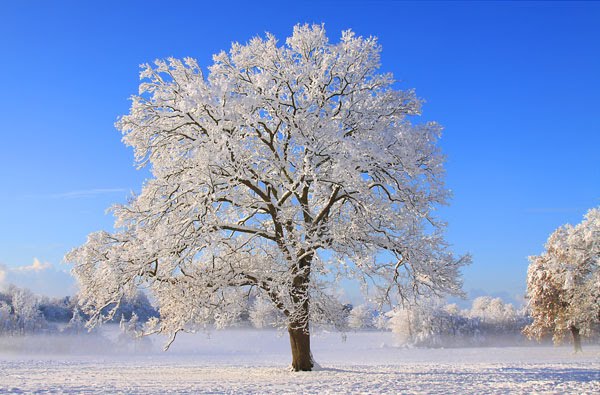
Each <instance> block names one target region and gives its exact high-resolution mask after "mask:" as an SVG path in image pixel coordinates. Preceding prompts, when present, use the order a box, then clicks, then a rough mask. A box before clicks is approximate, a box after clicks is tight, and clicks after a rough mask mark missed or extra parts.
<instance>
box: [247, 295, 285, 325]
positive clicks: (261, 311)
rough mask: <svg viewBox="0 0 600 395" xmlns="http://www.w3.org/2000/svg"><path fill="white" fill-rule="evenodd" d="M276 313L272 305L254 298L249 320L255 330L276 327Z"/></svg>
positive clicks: (264, 300) (261, 299)
mask: <svg viewBox="0 0 600 395" xmlns="http://www.w3.org/2000/svg"><path fill="white" fill-rule="evenodd" d="M277 313H278V311H277V309H276V308H275V307H274V306H273V303H271V302H270V301H268V300H266V299H264V298H256V299H255V300H254V302H253V303H252V305H251V306H250V310H249V313H248V315H249V319H250V322H251V323H252V325H253V326H254V327H255V328H267V327H274V326H277V324H278V321H279V319H278V318H279V317H278V314H277Z"/></svg>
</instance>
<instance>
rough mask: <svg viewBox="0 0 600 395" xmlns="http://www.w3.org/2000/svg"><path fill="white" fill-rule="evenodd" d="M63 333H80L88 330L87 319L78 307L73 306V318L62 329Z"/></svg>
mask: <svg viewBox="0 0 600 395" xmlns="http://www.w3.org/2000/svg"><path fill="white" fill-rule="evenodd" d="M62 332H63V333H68V334H73V335H79V334H82V333H85V332H86V327H85V319H84V318H83V316H82V315H81V312H80V311H79V309H78V308H77V307H74V308H73V313H72V316H71V319H70V320H69V322H68V323H67V325H66V326H65V327H64V328H63V330H62Z"/></svg>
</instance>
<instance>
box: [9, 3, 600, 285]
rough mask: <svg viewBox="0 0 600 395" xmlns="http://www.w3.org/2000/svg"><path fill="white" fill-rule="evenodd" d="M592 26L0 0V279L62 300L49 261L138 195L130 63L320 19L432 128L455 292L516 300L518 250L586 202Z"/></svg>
mask: <svg viewBox="0 0 600 395" xmlns="http://www.w3.org/2000/svg"><path fill="white" fill-rule="evenodd" d="M209 4H210V5H209ZM598 21H600V3H592V2H584V3H576V2H568V3H559V2H551V3H541V2H535V3H522V2H518V3H509V2H499V3H493V2H485V3H475V2H468V3H460V2H444V3H435V2H433V3H404V2H396V1H394V2H384V1H370V2H366V1H364V2H358V1H342V2H326V4H325V5H323V4H320V2H317V1H302V2H296V3H295V4H284V2H248V1H245V2H235V1H227V2H206V3H202V2H199V1H197V2H191V1H190V2H175V1H174V2H169V3H167V2H164V1H160V2H159V1H150V0H146V1H143V2H133V1H127V2H125V1H118V2H112V1H96V2H59V1H55V2H47V1H44V2H42V1H38V2H33V1H13V2H3V3H2V5H0V56H1V62H0V75H2V82H1V88H0V92H1V95H0V115H1V118H0V119H1V126H0V137H1V139H0V181H1V183H0V185H1V186H0V188H1V189H0V265H1V266H0V280H3V281H4V282H5V283H6V282H7V281H14V282H18V283H19V284H22V285H31V286H32V287H34V289H35V290H37V291H39V292H46V293H52V294H60V293H68V292H70V289H71V288H70V286H69V285H68V283H69V279H68V277H67V275H66V274H64V273H62V272H61V271H62V270H68V267H65V266H64V265H61V261H62V256H63V255H64V253H65V252H67V251H68V250H69V249H71V248H72V247H74V246H76V245H79V244H81V243H83V242H84V241H85V238H86V235H87V234H88V233H89V232H91V231H94V230H98V229H111V227H112V217H111V216H110V215H106V214H105V209H106V208H107V207H109V206H110V205H111V204H112V203H114V202H123V201H124V200H125V199H126V196H127V194H128V191H130V190H134V191H137V190H139V188H140V185H141V183H142V181H143V179H144V178H145V177H146V174H144V173H142V172H139V171H136V170H135V169H134V168H133V166H132V163H133V159H132V153H131V151H130V150H129V149H127V148H126V147H125V146H123V144H122V143H121V142H120V135H119V132H118V131H117V130H116V129H115V128H114V126H113V124H114V122H115V120H116V118H117V116H119V115H123V114H125V113H127V111H128V108H129V101H128V97H129V96H130V95H132V94H134V93H136V92H137V87H138V83H139V81H138V71H139V69H138V65H139V64H140V63H144V62H148V61H152V60H154V59H156V58H164V57H167V56H176V57H183V56H192V57H195V58H197V59H198V61H199V62H200V64H202V65H204V66H207V65H209V64H210V63H211V56H212V54H213V53H216V52H218V51H220V50H221V49H228V48H229V46H230V43H231V42H232V41H240V42H245V41H247V40H248V39H249V38H251V37H252V36H254V35H257V34H263V33H264V32H265V31H270V32H272V33H274V34H275V35H276V36H277V37H279V38H280V39H281V40H283V39H284V38H285V37H287V36H288V35H289V34H290V33H291V30H292V27H293V25H294V24H296V23H304V22H309V23H312V22H315V23H321V22H323V23H325V27H326V29H327V31H328V34H329V36H330V39H331V40H337V39H338V37H339V34H340V31H341V30H344V29H347V28H352V29H353V30H355V31H356V32H357V33H358V34H360V35H375V36H378V37H379V40H380V43H381V44H382V46H383V58H382V63H383V70H385V71H392V72H393V73H394V75H395V76H396V78H397V79H398V80H400V81H401V82H400V83H399V85H398V87H400V88H415V89H416V90H417V94H418V95H419V96H420V97H422V98H424V99H425V100H426V104H425V106H424V114H423V119H424V120H436V121H438V122H440V123H441V124H443V125H444V126H445V134H444V137H443V141H442V146H443V149H444V152H445V153H446V155H447V156H448V162H447V171H448V176H447V182H448V186H449V187H450V188H451V189H452V190H453V192H454V198H453V200H452V203H451V206H450V207H448V208H444V209H443V210H441V211H440V215H441V216H442V217H443V218H444V219H445V220H447V221H448V223H449V228H448V240H449V241H450V242H451V243H452V244H453V245H454V248H455V250H456V251H457V252H459V253H463V252H467V251H468V252H471V253H472V255H473V257H474V262H473V264H472V265H471V266H470V267H469V268H467V269H465V270H464V278H465V289H466V290H467V291H470V292H471V293H472V294H477V293H478V292H485V293H492V294H499V293H503V294H504V295H505V296H507V297H515V295H521V294H522V293H523V292H524V289H525V274H526V269H527V264H528V262H527V256H528V255H532V254H537V253H539V252H541V250H542V248H543V243H544V241H545V239H546V238H547V237H548V235H549V234H550V233H551V232H552V231H553V230H554V229H555V228H556V227H558V226H559V225H561V224H563V223H567V222H571V223H575V222H578V221H580V220H581V218H582V215H583V214H584V213H585V211H586V210H587V209H589V208H591V207H594V206H598V205H600V150H599V147H600V117H599V115H600V99H599V97H600V96H599V93H600V74H599V71H600V23H599V22H598ZM34 258H37V259H38V260H39V261H38V262H37V264H36V265H37V266H36V265H34V264H33V263H34ZM45 263H48V264H49V265H45ZM2 273H3V274H2ZM3 278H4V279H3Z"/></svg>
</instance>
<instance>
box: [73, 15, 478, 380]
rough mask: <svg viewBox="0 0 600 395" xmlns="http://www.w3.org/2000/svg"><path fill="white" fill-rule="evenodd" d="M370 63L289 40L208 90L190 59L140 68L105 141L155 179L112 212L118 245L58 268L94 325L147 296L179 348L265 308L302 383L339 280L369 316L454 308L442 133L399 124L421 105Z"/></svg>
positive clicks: (320, 44) (86, 252)
mask: <svg viewBox="0 0 600 395" xmlns="http://www.w3.org/2000/svg"><path fill="white" fill-rule="evenodd" d="M380 51H381V48H380V46H379V44H378V43H377V40H376V39H375V38H373V37H368V38H364V37H358V36H356V35H355V34H354V33H353V32H352V31H345V32H343V33H342V36H341V40H340V41H339V42H337V43H330V42H329V41H328V39H327V37H326V34H325V30H324V28H323V26H321V25H313V26H308V25H298V26H296V27H295V28H294V31H293V34H292V36H291V37H289V38H287V39H286V41H285V43H284V44H280V43H278V41H277V40H276V38H275V37H274V36H272V35H270V34H267V35H266V37H264V38H263V37H256V38H253V39H251V40H250V41H249V42H248V43H247V44H245V45H242V44H238V43H234V44H233V45H232V47H231V49H230V51H229V52H228V53H226V52H221V53H219V54H217V55H215V56H214V58H213V59H214V63H213V65H212V66H210V67H209V68H208V72H207V73H205V72H204V71H203V70H202V68H201V67H200V66H199V65H198V64H197V62H196V61H195V60H193V59H191V58H185V59H183V60H179V59H173V58H170V59H167V60H157V61H156V62H154V64H153V65H151V64H146V65H143V66H142V72H141V79H142V80H143V82H142V83H141V84H140V91H139V95H136V96H133V98H132V106H131V110H130V113H129V114H127V115H125V116H123V117H122V118H121V119H120V120H119V121H118V123H117V127H118V128H119V129H120V130H121V131H122V132H123V141H124V142H125V143H126V144H127V145H129V146H131V147H133V150H134V152H135V158H136V161H137V164H138V166H140V167H143V166H149V167H150V171H151V174H152V177H151V178H150V179H149V180H147V181H146V182H145V183H144V186H143V188H142V190H141V193H140V194H139V195H136V196H133V197H132V198H131V200H130V201H129V203H128V204H125V205H117V206H115V207H113V211H114V214H115V216H116V229H117V230H116V231H115V232H113V233H109V232H104V231H102V232H96V233H93V234H91V235H89V237H88V240H87V242H86V243H85V244H84V245H83V246H81V247H79V248H76V249H74V250H73V251H71V252H70V253H69V254H68V255H67V257H66V260H67V261H70V262H74V263H75V267H74V274H75V276H76V277H77V279H78V281H79V283H80V285H81V301H82V302H83V303H84V306H85V307H86V311H87V312H89V313H92V314H94V313H95V315H93V319H100V318H101V313H100V312H101V309H102V307H104V306H107V305H110V304H112V303H115V302H118V301H119V300H120V299H121V298H122V297H123V296H124V295H131V294H132V293H134V292H135V289H136V287H138V286H140V285H143V286H146V287H148V288H149V289H150V290H151V292H152V293H153V294H154V296H155V297H156V299H157V301H158V304H159V308H160V320H159V321H158V322H157V325H158V326H157V329H156V330H158V331H161V332H167V333H171V334H176V333H177V332H178V331H181V330H187V329H192V328H193V327H194V325H203V324H205V323H207V322H215V323H216V324H217V325H225V324H227V323H228V322H229V321H231V320H232V319H235V317H236V315H237V314H238V313H239V311H241V308H242V307H243V303H244V301H245V300H247V298H248V297H249V296H250V295H254V294H260V296H261V297H263V298H265V299H267V300H269V301H270V302H271V303H272V304H273V305H274V306H275V307H276V308H277V309H278V310H280V311H281V312H282V313H283V314H284V316H285V317H286V322H285V324H286V325H287V327H288V329H289V331H290V337H291V342H292V352H293V355H294V361H293V367H294V369H296V370H310V368H311V367H312V357H310V344H309V337H308V331H309V323H310V322H313V323H315V322H318V323H322V324H329V325H333V326H340V325H342V321H343V319H342V317H343V315H342V314H341V310H342V305H341V303H339V302H338V301H337V298H336V297H335V295H336V292H335V291H336V289H337V287H338V285H337V282H338V281H339V280H340V279H343V278H349V279H354V280H357V281H359V282H360V283H361V284H362V285H363V286H364V288H365V290H369V292H370V294H369V295H370V298H371V299H372V300H376V301H378V302H380V303H383V302H386V301H388V302H389V301H394V300H405V301H409V300H413V299H415V298H417V297H421V296H424V295H425V296H426V295H441V294H445V293H453V294H456V293H460V289H461V282H460V274H459V269H460V267H461V266H462V265H464V264H465V263H467V262H468V260H469V258H468V256H467V257H462V258H456V257H454V256H453V255H452V253H451V252H450V251H449V249H448V245H447V243H446V242H445V241H444V238H443V229H444V223H442V222H441V221H439V220H438V219H437V218H436V217H435V216H434V215H433V213H434V211H435V209H436V208H437V207H438V206H439V205H443V204H446V203H447V199H448V196H449V193H448V190H447V189H446V188H445V186H444V168H443V162H444V158H443V155H442V154H441V152H440V150H439V148H438V146H437V141H438V139H439V138H440V135H441V127H440V126H439V125H438V124H437V123H434V122H427V123H422V124H413V123H412V122H411V120H412V119H413V117H414V116H417V115H419V114H420V109H421V101H420V100H419V99H418V98H417V97H416V95H415V93H414V91H412V90H399V89H396V88H395V81H394V79H393V77H392V75H391V74H389V73H380V72H378V69H379V66H380V64H379V62H380ZM298 353H299V354H301V355H302V356H301V357H300V358H299V359H298V358H296V356H297V354H298Z"/></svg>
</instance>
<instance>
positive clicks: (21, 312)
mask: <svg viewBox="0 0 600 395" xmlns="http://www.w3.org/2000/svg"><path fill="white" fill-rule="evenodd" d="M111 307H113V306H107V307H106V310H107V311H108V310H110V309H111ZM113 317H114V318H113V319H112V322H119V320H131V319H132V318H133V319H134V320H135V321H136V322H142V323H143V322H146V321H147V320H148V319H150V318H152V317H158V312H157V310H156V308H155V307H154V306H152V304H151V303H150V301H149V300H148V297H147V296H146V294H144V293H143V292H138V293H137V294H136V295H135V296H134V297H132V298H128V299H124V300H122V301H121V304H120V305H119V307H118V309H117V312H116V314H115V315H114V316H113ZM88 318H89V317H87V316H86V315H85V314H84V313H82V312H81V311H80V310H79V308H78V298H77V295H75V296H72V297H71V296H66V297H63V298H50V297H47V296H38V295H35V294H34V293H33V292H31V291H30V290H29V289H26V288H19V287H16V286H14V285H10V286H8V288H7V289H6V290H4V291H0V335H25V334H32V333H55V332H64V333H84V332H86V331H87V329H86V328H85V323H86V321H87V320H88Z"/></svg>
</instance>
